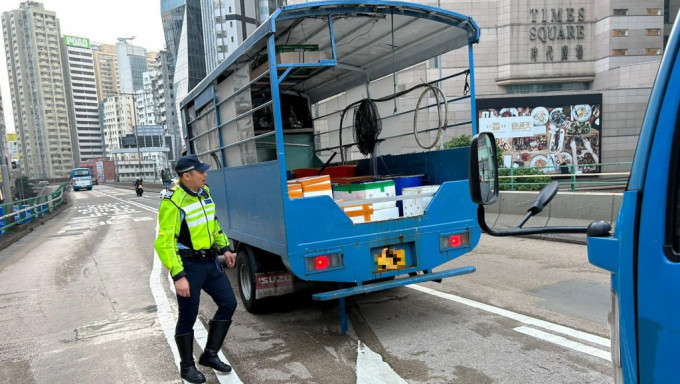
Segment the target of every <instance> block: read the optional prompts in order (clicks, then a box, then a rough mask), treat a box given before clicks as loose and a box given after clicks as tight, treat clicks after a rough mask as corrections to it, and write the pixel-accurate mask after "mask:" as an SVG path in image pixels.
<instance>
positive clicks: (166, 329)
mask: <svg viewBox="0 0 680 384" xmlns="http://www.w3.org/2000/svg"><path fill="white" fill-rule="evenodd" d="M108 197H110V198H112V199H116V200H120V201H124V202H126V203H129V204H131V205H134V206H137V207H139V208H142V209H146V210H147V211H151V212H154V213H158V209H155V208H151V207H149V206H146V205H144V204H141V203H138V202H130V201H125V200H122V199H119V198H117V197H113V196H108ZM157 235H158V222H156V236H157ZM153 255H154V258H153V267H152V269H151V276H149V287H151V292H152V293H153V299H154V301H155V302H156V313H157V315H158V321H159V322H160V323H161V328H162V329H163V334H164V335H165V339H166V340H167V342H168V345H170V349H171V350H172V355H173V357H174V359H175V365H176V366H177V369H178V370H179V363H180V358H179V352H178V350H177V344H176V343H175V324H176V322H177V318H176V316H175V315H174V311H171V310H170V301H169V300H168V297H167V296H166V295H165V290H164V289H163V285H162V284H161V279H160V275H161V274H163V273H165V274H166V275H167V276H168V278H170V275H169V273H168V272H167V271H166V270H164V269H163V268H162V267H161V262H160V259H159V258H158V253H157V252H156V250H155V249H154V251H153ZM170 280H171V284H170V290H171V291H172V292H173V294H174V293H175V284H174V283H172V279H170ZM207 338H208V331H207V330H206V329H205V327H204V326H203V323H202V322H201V321H200V320H198V321H196V324H194V339H195V340H196V342H197V343H198V345H199V347H201V349H205V343H206V341H207ZM218 356H219V357H220V359H221V360H222V361H224V362H225V363H227V364H229V360H227V358H226V357H225V356H224V354H223V353H222V350H220V351H219V353H218ZM197 364H198V363H197ZM230 365H231V364H230ZM213 371H214V372H215V376H217V380H218V381H219V382H220V383H222V384H239V383H240V384H243V382H242V381H241V379H240V378H239V377H238V374H237V373H236V370H235V369H233V367H232V371H231V373H228V374H227V373H222V372H217V371H215V370H213Z"/></svg>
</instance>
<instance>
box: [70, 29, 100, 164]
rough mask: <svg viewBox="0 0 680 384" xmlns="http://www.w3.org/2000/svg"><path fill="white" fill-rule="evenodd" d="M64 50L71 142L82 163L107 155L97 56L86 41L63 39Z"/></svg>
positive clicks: (77, 158) (77, 157)
mask: <svg viewBox="0 0 680 384" xmlns="http://www.w3.org/2000/svg"><path fill="white" fill-rule="evenodd" d="M62 47H63V59H64V62H65V63H66V65H65V66H64V67H65V71H64V79H65V80H66V90H67V97H68V99H69V103H68V104H69V119H70V121H71V140H72V142H73V149H74V151H73V152H74V159H75V160H76V162H77V163H80V162H83V161H90V160H92V159H94V158H97V157H102V156H103V155H104V142H103V137H102V131H101V126H100V122H99V102H98V98H97V82H96V81H95V65H94V57H93V55H92V49H91V48H90V40H89V39H86V38H82V37H75V36H64V41H63V46H62Z"/></svg>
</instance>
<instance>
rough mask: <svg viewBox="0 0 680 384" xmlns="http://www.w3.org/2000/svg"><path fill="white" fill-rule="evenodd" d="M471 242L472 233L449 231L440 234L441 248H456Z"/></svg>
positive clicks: (442, 249)
mask: <svg viewBox="0 0 680 384" xmlns="http://www.w3.org/2000/svg"><path fill="white" fill-rule="evenodd" d="M469 244H470V233H469V232H461V233H453V234H451V233H448V234H444V235H440V236H439V250H441V251H444V250H447V249H455V248H461V247H465V246H467V245H469Z"/></svg>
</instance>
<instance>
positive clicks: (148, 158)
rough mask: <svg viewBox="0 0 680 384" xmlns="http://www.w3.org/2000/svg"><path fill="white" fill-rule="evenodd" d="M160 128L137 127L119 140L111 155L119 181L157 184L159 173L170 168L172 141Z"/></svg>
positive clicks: (156, 126) (150, 126)
mask: <svg viewBox="0 0 680 384" xmlns="http://www.w3.org/2000/svg"><path fill="white" fill-rule="evenodd" d="M164 132H165V127H163V126H161V125H138V126H135V127H134V130H133V133H130V134H127V135H125V136H123V137H121V138H120V148H119V149H116V150H114V151H113V156H114V162H115V164H116V173H117V175H118V178H119V181H134V180H135V179H136V178H137V177H141V178H142V179H143V180H145V181H147V182H160V181H161V180H160V171H161V170H162V169H165V168H169V167H170V161H169V157H168V156H169V154H170V153H171V152H173V150H174V148H173V147H172V138H171V137H170V136H169V135H167V134H165V133H164Z"/></svg>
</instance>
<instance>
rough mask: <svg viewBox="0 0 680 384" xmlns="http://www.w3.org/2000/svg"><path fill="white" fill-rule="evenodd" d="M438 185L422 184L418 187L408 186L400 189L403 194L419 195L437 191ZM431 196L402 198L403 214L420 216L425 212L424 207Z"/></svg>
mask: <svg viewBox="0 0 680 384" xmlns="http://www.w3.org/2000/svg"><path fill="white" fill-rule="evenodd" d="M439 187H440V186H439V185H423V186H420V187H409V188H404V189H402V190H401V194H402V195H403V196H413V195H420V194H423V193H437V191H438V190H439ZM432 197H433V196H427V197H422V198H415V199H404V201H403V202H402V204H403V205H404V216H405V217H408V216H420V215H423V214H424V213H425V209H426V208H427V206H428V205H429V204H430V201H432Z"/></svg>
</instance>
